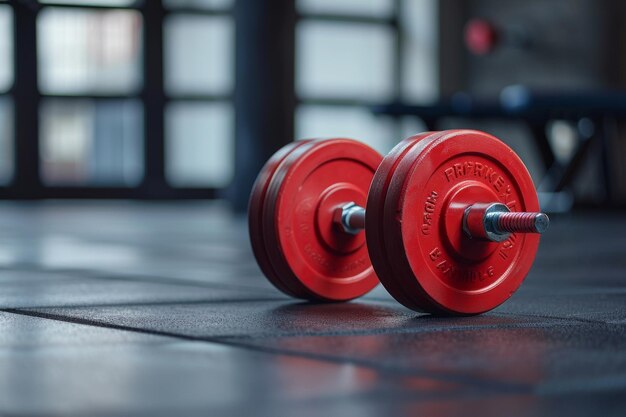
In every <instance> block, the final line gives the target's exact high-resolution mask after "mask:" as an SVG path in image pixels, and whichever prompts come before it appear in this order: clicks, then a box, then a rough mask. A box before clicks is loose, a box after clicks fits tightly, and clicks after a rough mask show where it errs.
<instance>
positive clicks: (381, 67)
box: [296, 21, 394, 101]
mask: <svg viewBox="0 0 626 417" xmlns="http://www.w3.org/2000/svg"><path fill="white" fill-rule="evenodd" d="M296 36H297V39H296V44H297V49H296V52H297V57H296V80H297V81H296V87H297V91H298V93H299V94H300V96H301V97H304V98H324V97H335V98H354V99H367V100H377V101H379V100H387V99H390V98H391V96H392V94H393V74H394V69H393V62H394V56H393V51H394V33H393V31H392V30H391V28H390V27H388V26H386V25H377V24H354V23H334V22H313V21H311V22H304V23H301V24H300V25H298V28H297V34H296Z"/></svg>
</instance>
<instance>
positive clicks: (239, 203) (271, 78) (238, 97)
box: [227, 0, 296, 211]
mask: <svg viewBox="0 0 626 417" xmlns="http://www.w3.org/2000/svg"><path fill="white" fill-rule="evenodd" d="M234 15H235V24H236V53H235V56H236V65H235V68H236V69H235V80H236V87H235V120H236V128H235V177H234V180H233V183H232V186H231V187H230V189H229V190H228V192H227V196H228V198H229V200H230V201H231V203H232V207H233V209H235V210H236V211H244V210H245V209H246V207H247V204H248V196H249V194H250V189H251V188H252V184H253V182H254V179H255V178H256V175H257V174H258V172H259V170H260V169H261V167H262V166H263V163H264V162H265V161H266V160H267V159H268V158H269V157H270V156H271V155H272V153H274V152H275V151H276V150H277V149H278V148H280V147H281V146H283V145H284V144H286V143H289V142H290V141H291V140H293V134H294V126H293V118H294V108H295V91H294V78H295V77H294V52H295V51H294V50H295V46H294V45H295V26H296V10H295V2H294V0H274V1H272V2H265V1H258V0H237V2H235V10H234Z"/></svg>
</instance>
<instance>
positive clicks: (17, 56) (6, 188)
mask: <svg viewBox="0 0 626 417" xmlns="http://www.w3.org/2000/svg"><path fill="white" fill-rule="evenodd" d="M3 4H6V5H8V6H10V7H11V8H12V11H13V56H14V59H13V74H14V77H13V85H12V86H11V88H10V89H9V90H8V91H6V92H5V93H2V94H1V95H2V96H7V97H9V98H10V99H11V101H12V102H13V121H14V122H13V123H14V126H13V143H14V145H13V149H14V170H13V176H12V180H10V181H9V182H8V183H7V184H6V185H2V186H0V198H4V199H50V198H76V199H81V198H102V199H207V198H208V199H212V198H216V197H217V196H218V194H219V192H220V190H221V189H219V188H215V187H205V186H197V187H196V186H194V187H175V186H172V185H171V184H169V183H168V181H167V178H166V167H165V163H166V160H165V156H166V155H165V146H166V144H165V141H166V138H165V126H164V124H165V111H166V107H167V105H168V103H170V102H209V103H210V102H226V103H230V104H231V105H233V100H234V91H230V92H229V93H228V94H219V95H218V94H168V93H167V92H166V90H165V85H164V84H165V82H164V66H165V63H164V38H163V36H164V22H165V19H166V18H167V17H168V16H171V15H179V14H180V15H184V14H195V15H200V16H220V17H228V18H230V19H233V9H232V8H225V9H215V10H213V9H203V8H199V7H198V8H195V7H188V6H185V7H180V8H176V9H173V8H171V9H170V8H166V7H165V6H164V5H163V2H162V1H161V0H136V1H134V2H133V3H132V4H129V5H122V6H120V5H115V6H106V5H78V4H63V3H62V2H46V3H42V4H40V3H37V4H33V3H32V2H23V1H19V0H8V1H6V2H3ZM52 7H54V8H63V9H81V10H134V11H137V12H139V13H140V15H141V17H142V20H143V36H142V48H143V51H142V52H143V53H142V54H141V64H142V69H141V71H142V76H143V85H142V86H141V88H140V89H139V90H138V91H136V92H131V93H128V94H99V93H98V94H82V93H81V94H55V93H48V92H46V93H44V92H42V91H40V89H39V85H38V57H37V17H38V15H39V13H40V12H41V11H42V10H43V9H46V8H52ZM17 45H20V48H17ZM46 99H59V100H71V99H91V100H94V101H105V100H128V99H131V100H133V99H134V100H137V101H138V102H139V103H141V105H142V106H143V135H144V137H143V138H142V142H143V157H144V161H143V167H144V173H143V179H142V180H141V181H140V182H139V184H138V185H137V186H128V187H126V186H107V185H57V184H54V185H51V184H45V183H44V182H43V178H42V177H41V172H40V166H41V164H40V138H39V123H40V121H39V109H40V107H41V103H42V101H43V100H46ZM33 114H35V115H37V117H32V115H33ZM233 139H234V138H233Z"/></svg>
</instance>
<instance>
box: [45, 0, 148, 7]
mask: <svg viewBox="0 0 626 417" xmlns="http://www.w3.org/2000/svg"><path fill="white" fill-rule="evenodd" d="M136 2H137V0H39V3H43V4H69V5H77V6H109V7H123V6H132V5H133V4H134V3H136Z"/></svg>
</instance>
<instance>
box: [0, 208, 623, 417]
mask: <svg viewBox="0 0 626 417" xmlns="http://www.w3.org/2000/svg"><path fill="white" fill-rule="evenodd" d="M0 228H1V229H0V230H1V231H2V233H0V306H2V311H0V348H1V354H0V375H1V376H2V377H1V378H0V392H1V393H2V394H1V395H0V414H16V415H17V414H19V415H33V414H41V415H43V414H45V415H63V416H68V415H103V416H132V415H146V416H157V415H164V416H166V415H167V416H170V415H257V416H258V415H261V416H282V415H284V416H292V415H299V416H302V415H304V416H307V415H325V416H331V415H353V414H354V415H359V416H370V415H372V416H373V415H427V416H430V415H439V414H441V415H450V416H452V415H463V416H467V415H477V413H478V412H480V415H482V416H490V415H493V416H501V415H507V416H518V415H519V416H523V415H531V414H532V415H536V414H541V415H550V416H553V415H560V414H566V413H567V415H569V416H577V415H602V416H609V415H615V416H617V415H624V413H626V216H618V215H617V214H606V215H603V216H595V218H593V219H592V218H591V217H590V216H589V215H584V214H579V215H572V216H568V217H557V218H555V219H553V227H552V229H551V230H550V232H549V233H548V234H547V235H546V236H545V237H544V240H543V242H542V246H541V248H540V254H539V256H538V259H537V262H536V265H535V267H534V269H533V271H532V272H531V274H530V276H529V277H528V279H527V281H526V282H525V284H524V285H523V287H522V289H520V291H518V293H517V294H515V296H514V297H513V298H512V299H511V300H510V301H509V302H508V303H506V304H505V305H503V306H502V307H500V308H498V309H496V310H495V311H493V312H491V313H489V314H485V315H483V316H479V317H470V318H454V319H450V318H448V319H444V318H434V317H429V316H426V315H419V314H416V313H413V312H411V311H409V310H406V309H405V308H403V307H401V306H400V305H399V304H397V303H396V302H395V301H394V300H393V299H391V298H390V297H389V296H388V295H387V294H386V293H385V291H384V289H382V288H377V289H376V290H374V291H373V292H372V293H371V294H369V295H368V296H366V297H365V298H364V299H362V300H358V301H355V302H352V303H348V304H331V305H312V304H307V303H303V302H299V301H296V300H293V299H289V298H287V297H286V296H283V295H282V294H280V293H279V292H278V291H276V290H274V288H273V287H271V285H270V284H269V283H268V282H267V281H266V280H265V279H264V278H263V277H262V275H261V273H260V272H259V270H258V268H257V267H256V264H255V263H254V260H253V258H252V255H251V253H250V249H249V245H248V240H247V236H246V229H245V222H244V220H243V219H241V218H235V217H233V216H231V215H230V214H229V213H228V211H227V210H226V209H225V208H224V207H223V206H220V205H219V204H207V203H188V204H178V205H174V204H160V205H159V204H147V203H146V204H132V203H110V202H103V203H79V202H68V203H42V204H12V203H3V204H2V205H0Z"/></svg>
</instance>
